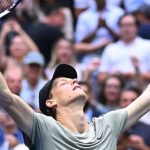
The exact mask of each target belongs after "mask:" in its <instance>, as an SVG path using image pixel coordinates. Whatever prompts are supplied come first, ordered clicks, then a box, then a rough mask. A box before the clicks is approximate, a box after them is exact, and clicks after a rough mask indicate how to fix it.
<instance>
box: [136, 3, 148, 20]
mask: <svg viewBox="0 0 150 150" xmlns="http://www.w3.org/2000/svg"><path fill="white" fill-rule="evenodd" d="M136 14H143V15H144V16H145V17H146V18H147V19H148V20H150V5H146V4H145V5H143V6H142V7H140V8H139V9H138V10H137V12H136Z"/></svg>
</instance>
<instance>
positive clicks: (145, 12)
mask: <svg viewBox="0 0 150 150" xmlns="http://www.w3.org/2000/svg"><path fill="white" fill-rule="evenodd" d="M136 16H137V19H138V21H139V23H140V27H139V36H141V37H142V38H144V39H150V5H144V6H142V7H141V8H140V9H139V10H138V11H137V12H136Z"/></svg>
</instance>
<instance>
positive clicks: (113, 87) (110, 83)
mask: <svg viewBox="0 0 150 150" xmlns="http://www.w3.org/2000/svg"><path fill="white" fill-rule="evenodd" d="M120 90H121V89H120V81H119V80H118V79H117V78H115V77H110V78H108V79H107V81H106V85H105V89H104V94H105V97H106V100H107V102H106V103H109V102H115V101H116V100H118V99H119V96H120Z"/></svg>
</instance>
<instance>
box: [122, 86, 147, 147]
mask: <svg viewBox="0 0 150 150" xmlns="http://www.w3.org/2000/svg"><path fill="white" fill-rule="evenodd" d="M140 94H141V91H140V90H139V89H138V88H136V87H127V88H125V89H124V90H123V91H122V93H121V96H120V106H121V107H122V108H125V107H127V106H128V105H130V104H131V103H132V102H133V101H134V100H135V99H136V98H137V97H138V96H139V95H140ZM128 133H129V143H128V144H129V145H128V146H129V147H130V149H131V150H138V149H142V150H150V140H149V139H150V125H147V124H145V123H144V122H141V121H140V120H139V121H138V122H137V123H136V124H135V125H133V126H132V127H131V128H130V129H128Z"/></svg>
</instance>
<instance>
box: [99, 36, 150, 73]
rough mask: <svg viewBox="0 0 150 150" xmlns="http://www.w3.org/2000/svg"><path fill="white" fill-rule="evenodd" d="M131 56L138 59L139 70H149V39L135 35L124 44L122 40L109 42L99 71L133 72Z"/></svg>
mask: <svg viewBox="0 0 150 150" xmlns="http://www.w3.org/2000/svg"><path fill="white" fill-rule="evenodd" d="M131 56H136V57H137V58H138V59H139V63H140V66H139V67H140V71H141V72H142V73H146V72H149V71H150V41H149V40H144V39H142V38H139V37H137V38H136V39H135V40H134V41H133V42H132V43H130V44H128V45H126V44H125V43H124V42H123V41H118V42H116V43H113V44H110V45H108V46H107V47H106V49H105V50H104V53H103V55H102V63H101V66H100V68H99V70H100V72H109V73H114V72H121V73H134V71H135V70H134V67H133V65H132V62H131Z"/></svg>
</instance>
